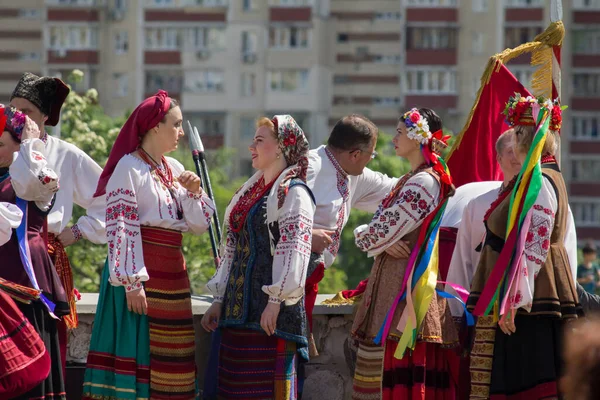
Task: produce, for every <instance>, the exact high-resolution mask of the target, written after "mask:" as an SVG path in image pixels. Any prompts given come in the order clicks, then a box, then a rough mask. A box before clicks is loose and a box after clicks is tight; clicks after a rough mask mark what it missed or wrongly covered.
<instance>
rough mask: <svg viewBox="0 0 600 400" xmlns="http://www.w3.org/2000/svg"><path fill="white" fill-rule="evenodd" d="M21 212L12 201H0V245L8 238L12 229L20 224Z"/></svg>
mask: <svg viewBox="0 0 600 400" xmlns="http://www.w3.org/2000/svg"><path fill="white" fill-rule="evenodd" d="M22 218H23V212H22V211H21V210H20V209H19V207H17V206H16V205H14V204H12V203H5V202H1V203H0V246H2V245H3V244H5V243H6V242H8V241H9V240H10V237H11V236H12V232H13V229H17V228H18V227H19V225H21V219H22Z"/></svg>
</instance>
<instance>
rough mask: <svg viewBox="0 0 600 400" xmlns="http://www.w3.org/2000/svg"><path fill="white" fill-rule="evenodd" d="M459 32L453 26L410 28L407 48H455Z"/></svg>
mask: <svg viewBox="0 0 600 400" xmlns="http://www.w3.org/2000/svg"><path fill="white" fill-rule="evenodd" d="M456 42H457V32H456V29H453V28H408V29H407V39H406V48H407V49H408V50H422V49H455V48H456Z"/></svg>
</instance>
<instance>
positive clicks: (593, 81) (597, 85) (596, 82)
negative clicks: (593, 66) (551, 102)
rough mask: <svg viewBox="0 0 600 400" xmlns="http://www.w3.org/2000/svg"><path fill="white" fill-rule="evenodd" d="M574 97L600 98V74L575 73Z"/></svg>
mask: <svg viewBox="0 0 600 400" xmlns="http://www.w3.org/2000/svg"><path fill="white" fill-rule="evenodd" d="M573 97H600V73H578V72H576V73H574V74H573Z"/></svg>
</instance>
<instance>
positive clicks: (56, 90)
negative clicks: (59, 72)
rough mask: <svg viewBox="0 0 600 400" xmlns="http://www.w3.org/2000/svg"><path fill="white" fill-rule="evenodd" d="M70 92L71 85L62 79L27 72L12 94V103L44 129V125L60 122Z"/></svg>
mask: <svg viewBox="0 0 600 400" xmlns="http://www.w3.org/2000/svg"><path fill="white" fill-rule="evenodd" d="M68 94H69V87H68V86H67V85H65V83H64V82H63V81H61V80H60V79H58V78H51V77H47V76H44V77H39V76H37V75H34V74H32V73H29V72H25V73H24V74H23V76H22V77H21V80H20V81H19V83H17V86H16V87H15V90H14V91H13V93H12V95H11V96H10V105H11V106H12V107H15V108H16V109H18V110H19V111H21V112H23V113H24V114H26V115H27V116H28V117H29V118H31V119H32V120H33V121H34V122H35V123H36V124H37V125H38V127H39V128H40V130H41V131H43V130H44V125H50V126H54V125H56V124H57V123H58V120H59V118H60V109H61V107H62V105H63V103H64V101H65V99H66V98H67V95H68Z"/></svg>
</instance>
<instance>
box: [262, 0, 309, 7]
mask: <svg viewBox="0 0 600 400" xmlns="http://www.w3.org/2000/svg"><path fill="white" fill-rule="evenodd" d="M312 3H313V0H271V1H270V3H269V4H271V5H272V6H280V7H303V6H310V5H312Z"/></svg>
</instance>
